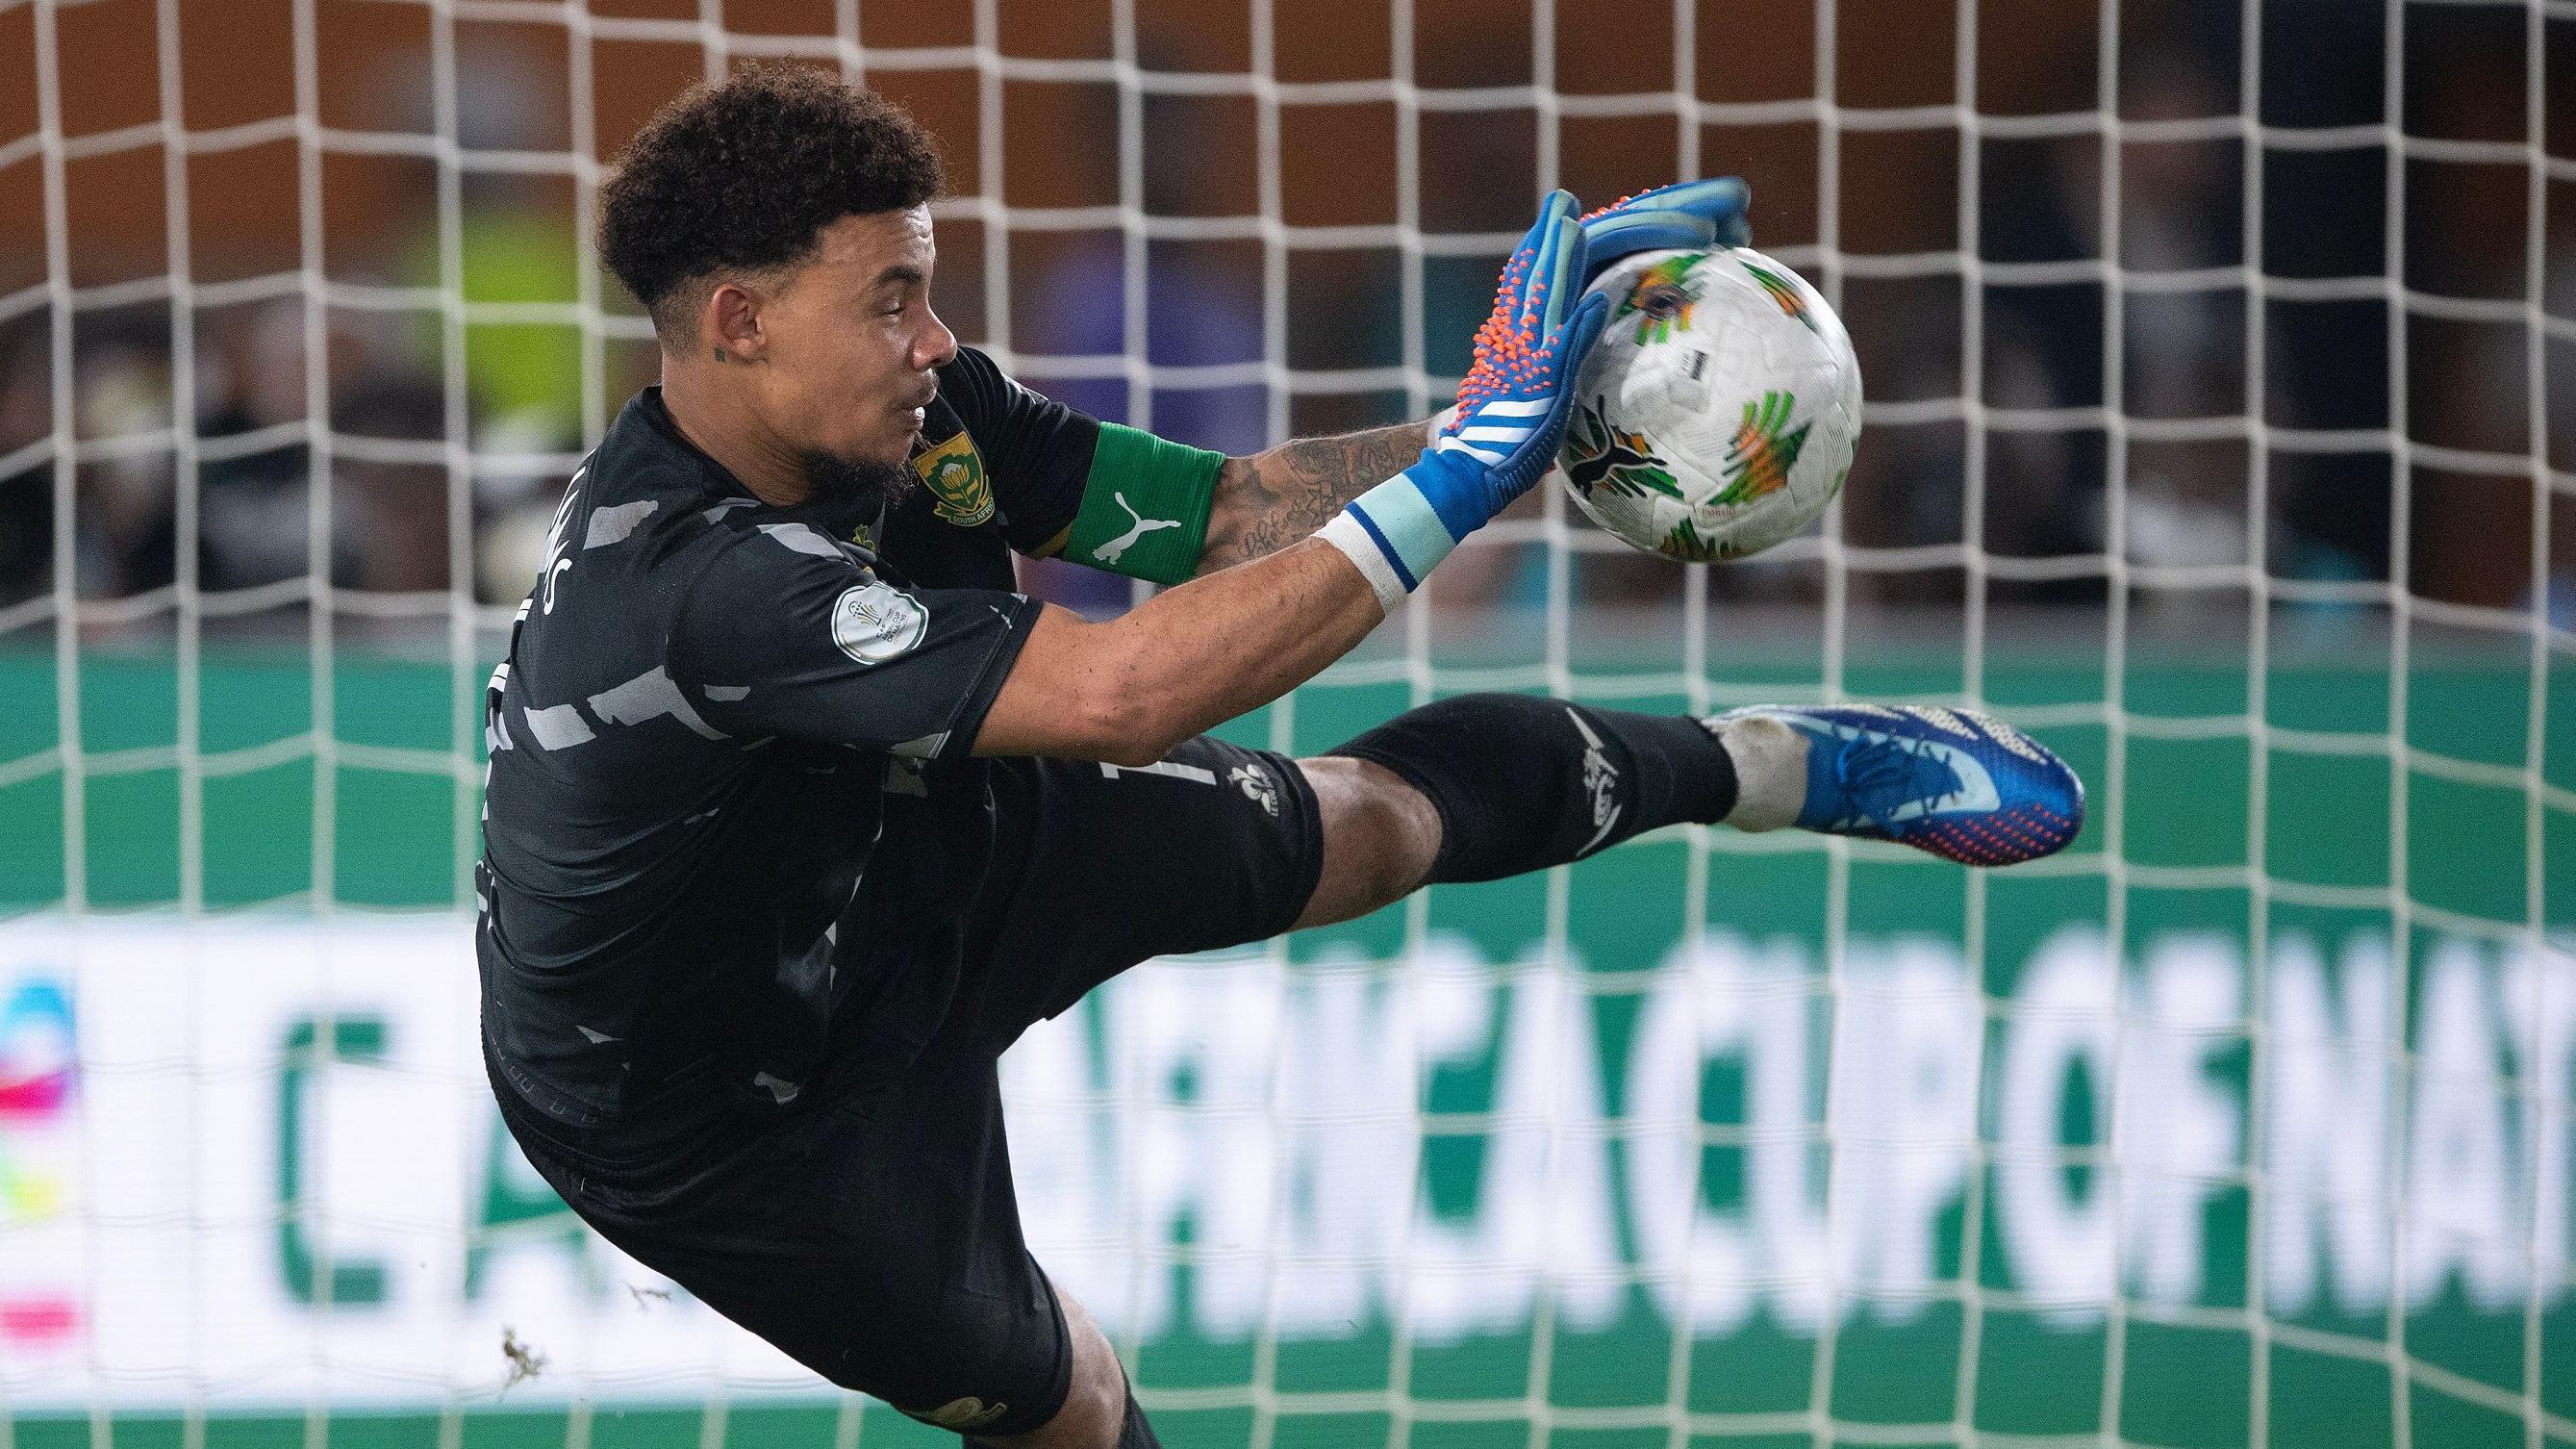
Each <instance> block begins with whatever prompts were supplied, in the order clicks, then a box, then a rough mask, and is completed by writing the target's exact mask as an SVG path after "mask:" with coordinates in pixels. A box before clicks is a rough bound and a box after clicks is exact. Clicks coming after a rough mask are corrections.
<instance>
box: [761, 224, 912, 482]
mask: <svg viewBox="0 0 2576 1449" xmlns="http://www.w3.org/2000/svg"><path fill="white" fill-rule="evenodd" d="M934 260H935V256H934V252H933V248H932V246H931V235H930V209H929V208H928V207H925V206H916V207H912V208H909V209H907V210H903V211H880V212H869V213H864V214H861V215H857V216H845V217H842V218H841V219H840V220H839V221H836V222H834V223H832V224H831V225H830V226H827V227H825V228H823V232H822V235H821V236H820V237H819V238H818V239H817V244H816V247H815V250H814V254H813V256H812V258H811V259H810V260H808V261H807V262H806V263H805V264H804V265H802V266H800V267H797V268H795V269H794V270H793V271H791V272H789V273H788V274H787V275H785V276H784V277H782V278H781V279H780V280H779V283H778V285H777V287H776V289H775V290H774V291H773V292H772V293H771V295H770V296H768V297H767V298H765V299H764V301H763V304H762V306H761V308H760V324H759V326H760V332H761V334H762V344H763V350H764V353H765V357H764V361H765V362H766V364H767V365H766V366H762V367H757V368H751V369H746V370H745V372H744V374H743V375H744V376H746V377H748V378H750V379H753V380H754V386H755V387H756V388H758V390H759V392H760V398H759V407H760V410H761V412H762V413H764V414H765V415H766V416H765V418H764V419H763V421H764V422H765V424H766V425H767V428H768V429H769V431H771V432H772V433H773V435H775V436H776V437H777V438H778V440H779V441H780V442H781V443H783V444H785V445H786V446H787V447H788V448H789V449H791V450H792V451H793V452H794V453H796V454H797V455H798V456H801V457H803V458H806V459H808V460H811V462H812V463H814V464H820V465H822V466H823V467H824V468H826V469H827V470H830V471H844V470H846V471H847V472H849V473H851V474H855V475H858V476H883V474H884V473H886V472H887V471H890V470H895V469H900V468H901V467H902V466H903V462H904V459H906V458H907V457H909V456H910V455H911V452H912V444H913V440H914V439H915V438H916V437H918V436H919V435H920V431H921V423H922V409H923V408H924V407H926V406H928V405H929V403H930V400H931V398H932V397H933V396H934V395H936V394H937V392H938V390H939V379H938V378H937V377H936V376H935V375H934V374H933V373H932V371H931V369H933V368H935V367H938V366H939V365H941V364H942V363H945V362H947V361H948V360H949V359H950V358H952V357H954V356H956V355H957V338H956V337H955V335H954V334H952V333H950V332H949V330H948V328H947V326H946V324H944V323H942V322H941V321H940V320H939V317H938V315H937V314H936V313H934V312H932V311H931V310H930V271H931V264H932V262H933V261H934Z"/></svg>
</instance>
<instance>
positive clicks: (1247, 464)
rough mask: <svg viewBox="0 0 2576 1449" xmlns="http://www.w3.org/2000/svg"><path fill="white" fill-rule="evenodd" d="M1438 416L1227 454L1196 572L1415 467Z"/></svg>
mask: <svg viewBox="0 0 2576 1449" xmlns="http://www.w3.org/2000/svg"><path fill="white" fill-rule="evenodd" d="M1438 423H1439V419H1437V418H1434V419H1433V420H1432V421H1431V422H1430V423H1399V424H1397V425H1396V426H1394V427H1391V428H1371V429H1369V430H1368V431H1366V432H1360V433H1344V434H1342V435H1341V436H1340V437H1334V438H1295V439H1291V440H1290V441H1288V442H1285V443H1281V444H1280V445H1279V446H1278V447H1275V448H1272V449H1269V450H1268V451H1266V452H1260V453H1254V454H1251V455H1250V456H1248V457H1242V458H1228V459H1226V460H1225V466H1224V467H1223V468H1222V469H1220V470H1219V471H1218V473H1217V478H1216V499H1215V502H1214V504H1213V505H1212V506H1211V507H1210V508H1209V510H1208V530H1207V545H1206V547H1205V548H1203V549H1202V550H1201V551H1200V553H1199V566H1198V574H1199V576H1201V577H1204V576H1206V575H1208V574H1212V573H1215V572H1216V571H1217V570H1219V569H1222V568H1230V567H1232V566H1233V565H1235V564H1239V563H1244V562H1247V561H1249V560H1252V559H1256V558H1263V557H1266V556H1268V555H1270V554H1274V553H1277V552H1278V551H1279V550H1281V549H1283V548H1286V547H1287V546H1288V545H1290V544H1292V543H1295V542H1297V541H1298V540H1299V539H1302V538H1305V537H1307V536H1308V535H1310V534H1312V533H1313V532H1314V531H1315V530H1316V529H1319V528H1321V527H1323V526H1324V525H1325V524H1326V523H1328V522H1330V521H1331V519H1332V517H1333V515H1334V514H1336V513H1339V512H1341V510H1342V505H1343V504H1345V503H1348V502H1350V501H1351V500H1352V499H1354V498H1357V497H1359V496H1360V495H1361V494H1363V493H1366V492H1367V491H1368V490H1370V489H1371V488H1374V487H1376V486H1377V485H1378V484H1380V483H1383V482H1385V481H1386V480H1387V479H1389V478H1392V477H1394V476H1395V475H1396V474H1398V473H1401V472H1403V471H1404V470H1405V469H1407V468H1409V467H1411V466H1413V463H1414V461H1415V460H1416V459H1418V458H1420V457H1421V456H1422V450H1423V448H1424V447H1425V446H1426V445H1428V444H1429V443H1430V442H1431V441H1432V437H1433V434H1434V433H1435V432H1436V431H1437V425H1438Z"/></svg>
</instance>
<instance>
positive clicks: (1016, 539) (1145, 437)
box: [940, 347, 1225, 584]
mask: <svg viewBox="0 0 2576 1449" xmlns="http://www.w3.org/2000/svg"><path fill="white" fill-rule="evenodd" d="M940 386H941V388H942V390H943V393H944V394H945V395H946V396H947V397H948V399H949V405H950V406H952V407H954V408H956V409H957V411H958V416H959V418H960V420H961V421H963V422H964V423H965V424H966V431H967V432H968V433H969V434H970V435H972V437H973V438H974V440H975V445H976V447H977V448H978V449H979V450H981V451H982V452H984V453H985V455H986V463H987V467H988V470H989V472H990V473H991V475H992V477H993V480H994V490H995V493H996V495H997V496H998V497H999V498H1000V500H1001V503H1002V507H1003V509H1004V511H1005V512H1006V513H1008V514H1009V516H1010V527H1009V529H1008V532H1007V534H1006V536H1007V537H1008V538H1009V540H1010V544H1011V547H1013V548H1014V549H1017V550H1019V551H1020V552H1021V553H1024V554H1029V555H1031V556H1033V557H1036V558H1053V557H1056V556H1057V555H1059V554H1060V555H1062V556H1063V557H1065V558H1067V559H1070V560H1072V561H1073V562H1075V563H1079V564H1087V565H1089V566H1090V567H1092V568H1096V569H1102V570H1106V571H1107V572H1110V573H1116V574H1125V575H1126V576H1128V577H1129V578H1136V579H1145V580H1148V581H1150V582H1153V583H1158V584H1176V583H1179V582H1180V581H1181V580H1183V579H1186V578H1188V577H1190V575H1191V574H1193V573H1195V572H1197V571H1198V564H1199V555H1200V552H1201V550H1202V549H1203V548H1204V547H1205V546H1206V543H1207V527H1208V515H1209V513H1210V511H1211V509H1212V508H1213V507H1214V505H1215V500H1216V483H1217V475H1218V470H1219V469H1221V468H1222V467H1223V466H1224V465H1225V455H1224V454H1222V453H1211V452H1209V451H1207V450H1206V449H1204V448H1192V447H1187V446H1184V445H1182V444H1179V443H1175V442H1171V441H1169V440H1167V439H1163V438H1158V437H1155V436H1154V435H1153V434H1151V433H1147V432H1141V431H1139V430H1137V429H1135V428H1130V427H1124V426H1121V425H1120V424H1117V423H1104V422H1099V421H1096V420H1094V419H1092V418H1088V417H1085V416H1083V415H1082V414H1081V413H1078V412H1075V411H1074V410H1073V409H1071V408H1068V407H1066V406H1064V405H1063V404H1062V403H1058V402H1052V401H1050V400H1048V399H1046V398H1043V397H1040V396H1039V395H1038V394H1036V393H1034V392H1031V391H1030V390H1029V389H1027V388H1025V387H1022V386H1020V385H1019V384H1018V383H1017V382H1015V381H1013V380H1012V379H1011V378H1010V377H1008V376H1006V375H1005V374H1004V373H1003V372H1002V370H1001V368H999V367H998V366H996V365H995V364H994V362H993V359H991V358H989V357H987V356H985V355H984V354H983V353H981V352H978V351H976V350H975V349H973V348H971V347H961V348H959V349H957V357H956V360H954V361H952V362H951V363H949V364H948V366H947V367H946V368H944V369H942V371H941V373H940Z"/></svg>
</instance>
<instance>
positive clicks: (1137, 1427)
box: [1118, 1389, 1163, 1449]
mask: <svg viewBox="0 0 2576 1449" xmlns="http://www.w3.org/2000/svg"><path fill="white" fill-rule="evenodd" d="M1118 1449H1163V1441H1162V1440H1160V1439H1157V1438H1155V1437H1154V1430H1153V1427H1152V1426H1151V1425H1149V1424H1147V1423H1146V1422H1145V1411H1144V1410H1142V1409H1140V1408H1137V1407H1136V1391H1135V1390H1134V1389H1129V1390H1128V1391H1127V1418H1126V1420H1125V1422H1123V1423H1121V1424H1120V1425H1119V1426H1118Z"/></svg>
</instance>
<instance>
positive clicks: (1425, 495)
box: [1320, 191, 1610, 612]
mask: <svg viewBox="0 0 2576 1449" xmlns="http://www.w3.org/2000/svg"><path fill="white" fill-rule="evenodd" d="M1578 205H1579V203H1577V202H1576V201H1575V199H1574V198H1573V197H1572V196H1570V195H1568V194H1567V193H1565V192H1562V191H1555V192H1550V193H1549V194H1548V198H1547V200H1546V202H1545V203H1543V204H1542V205H1541V206H1540V208H1539V214H1538V222H1537V224H1535V225H1533V226H1532V227H1531V228H1530V229H1529V235H1527V236H1525V237H1523V238H1522V239H1521V244H1520V245H1519V246H1518V247H1517V248H1515V249H1514V250H1513V252H1512V255H1511V259H1510V260H1509V261H1508V262H1506V263H1505V264H1504V266H1503V276H1502V280H1501V281H1500V282H1499V283H1498V284H1496V286H1495V288H1494V310H1493V312H1492V314H1491V315H1490V316H1488V317H1487V318H1486V319H1485V325H1484V326H1482V327H1480V328H1478V329H1477V330H1476V364H1475V367H1474V368H1473V370H1471V371H1470V372H1469V373H1468V374H1467V379H1466V381H1465V382H1464V383H1462V384H1460V386H1459V388H1458V409H1457V412H1456V414H1455V415H1454V416H1452V417H1451V418H1450V420H1449V421H1448V423H1447V424H1445V425H1444V426H1443V427H1442V428H1441V429H1440V433H1439V436H1438V437H1436V438H1434V439H1433V440H1432V443H1431V446H1430V447H1428V448H1425V449H1424V450H1423V452H1422V461H1420V462H1418V463H1416V464H1414V465H1413V466H1412V467H1410V468H1407V469H1405V470H1404V471H1403V472H1401V473H1398V474H1396V475H1395V476H1394V477H1392V478H1389V479H1388V480H1386V481H1385V482H1383V483H1380V484H1379V485H1377V486H1376V487H1375V488H1372V489H1370V490H1369V491H1368V492H1366V493H1363V494H1361V495H1360V496H1359V497H1357V498H1355V499H1353V500H1351V502H1350V503H1349V504H1347V505H1346V506H1345V507H1344V508H1343V510H1342V512H1341V513H1340V514H1338V515H1337V516H1335V518H1334V519H1333V521H1332V522H1331V523H1328V524H1326V525H1324V528H1323V530H1322V532H1321V535H1320V536H1321V537H1323V538H1324V539H1325V540H1326V541H1327V542H1329V543H1331V544H1333V545H1334V546H1335V547H1337V548H1339V549H1341V550H1342V552H1344V553H1345V554H1348V555H1349V556H1350V558H1351V562H1353V563H1354V564H1357V565H1358V566H1359V570H1360V573H1361V574H1362V575H1364V576H1366V577H1367V579H1368V581H1369V583H1370V584H1371V585H1373V586H1375V587H1376V589H1377V593H1378V598H1379V600H1380V601H1381V602H1382V603H1384V604H1385V605H1386V606H1387V608H1388V610H1389V611H1390V612H1392V611H1393V609H1394V607H1395V605H1396V603H1397V602H1398V601H1400V600H1401V599H1403V597H1404V596H1405V595H1406V594H1408V593H1411V592H1412V591H1413V590H1414V589H1416V588H1418V587H1420V586H1421V583H1422V580H1423V577H1424V576H1425V575H1427V574H1429V573H1430V571H1431V566H1432V565H1433V564H1436V563H1438V562H1439V561H1440V560H1441V559H1442V558H1444V557H1446V556H1447V555H1448V553H1449V550H1450V549H1451V548H1452V547H1454V546H1455V545H1456V544H1457V542H1458V540H1460V539H1462V538H1465V537H1466V536H1467V535H1468V534H1470V533H1472V532H1474V531H1475V530H1477V529H1479V528H1482V527H1483V526H1484V525H1485V524H1486V522H1487V521H1488V520H1490V519H1492V518H1493V516H1494V515H1495V514H1497V513H1500V512H1502V511H1503V509H1504V508H1505V507H1507V506H1509V505H1510V503H1511V501H1512V500H1513V499H1515V498H1518V497H1520V496H1521V495H1522V494H1523V493H1526V492H1528V491H1529V489H1530V485H1532V484H1534V483H1536V482H1537V481H1538V480H1539V479H1540V478H1542V477H1545V476H1546V474H1547V470H1548V469H1549V468H1550V467H1551V466H1553V465H1554V464H1555V462H1556V449H1557V444H1558V442H1559V441H1560V440H1562V439H1563V438H1564V436H1565V421H1566V415H1567V403H1568V399H1569V398H1570V397H1571V396H1572V395H1573V391H1574V387H1573V384H1574V375H1575V373H1576V372H1578V371H1579V370H1581V368H1582V366H1583V358H1584V354H1586V353H1588V352H1590V351H1591V350H1592V344H1593V342H1594V341H1595V340H1597V339H1598V338H1599V337H1600V336H1601V328H1602V326H1603V324H1604V323H1606V322H1607V321H1608V320H1609V316H1610V299H1609V298H1608V297H1606V296H1603V297H1585V296H1584V295H1583V278H1584V234H1583V224H1582V222H1581V221H1579V220H1578V219H1577V218H1576V215H1575V212H1576V210H1577V207H1578Z"/></svg>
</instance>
